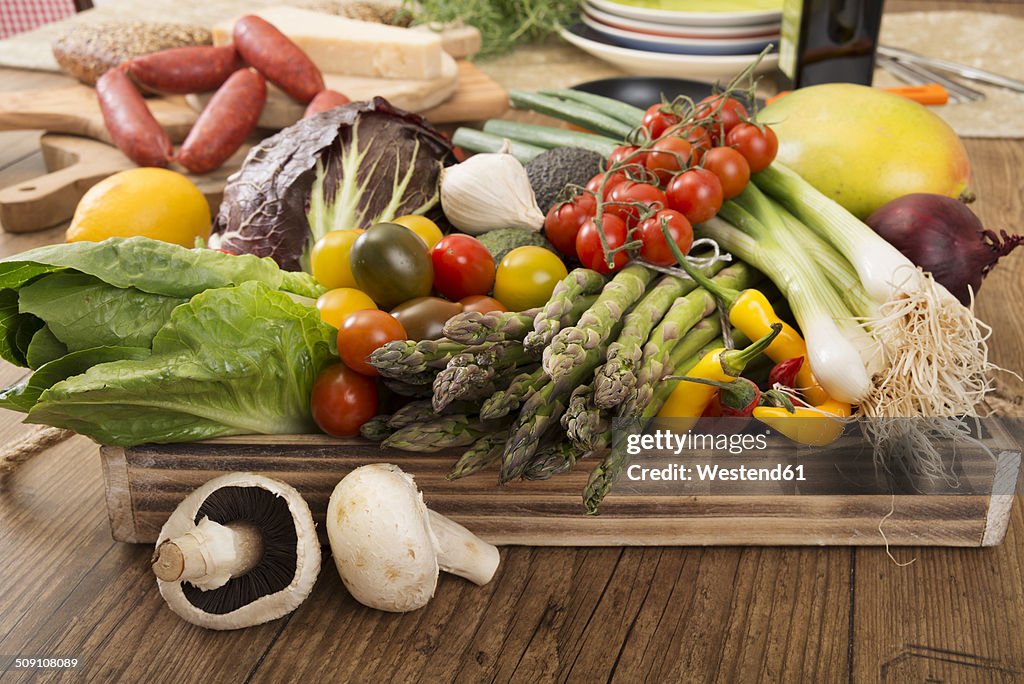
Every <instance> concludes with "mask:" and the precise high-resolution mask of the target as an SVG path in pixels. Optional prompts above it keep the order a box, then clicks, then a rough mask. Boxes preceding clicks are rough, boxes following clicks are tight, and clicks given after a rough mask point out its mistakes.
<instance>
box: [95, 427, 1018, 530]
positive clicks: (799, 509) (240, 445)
mask: <svg viewBox="0 0 1024 684" xmlns="http://www.w3.org/2000/svg"><path fill="white" fill-rule="evenodd" d="M453 458H454V456H453V455H451V454H441V455H433V454H431V455H422V454H401V455H396V454H381V453H380V451H379V450H378V449H377V448H376V447H375V446H374V445H367V444H366V443H365V442H354V443H351V444H349V443H347V442H339V441H337V440H331V439H330V438H323V437H320V436H315V435H311V436H302V437H301V438H295V437H292V438H290V439H287V440H285V439H281V438H278V439H276V440H267V441H266V442H264V441H263V440H262V439H260V443H259V444H257V443H255V440H254V439H253V438H252V437H249V438H230V439H225V440H217V441H216V442H211V443H209V444H202V445H188V446H185V445H169V446H167V447H156V446H147V447H140V448H137V449H128V450H114V449H111V450H107V449H105V450H104V463H105V465H104V467H105V473H107V478H108V503H109V504H110V505H111V506H112V508H111V525H112V530H113V531H114V535H115V538H116V539H118V540H120V541H133V542H141V543H152V542H153V541H155V539H156V537H157V534H158V533H159V530H160V527H161V526H162V525H163V523H164V521H165V520H166V519H167V517H168V516H169V515H170V513H171V512H172V511H173V510H174V508H175V507H176V506H177V504H178V503H179V502H180V501H181V500H182V499H183V498H184V497H185V496H186V495H187V494H188V492H190V491H192V490H193V489H194V488H196V487H197V486H199V485H200V484H202V483H203V482H206V481H207V480H209V479H211V478H213V477H216V476H217V475H220V474H222V473H225V472H232V471H239V470H253V471H255V472H262V473H265V474H267V475H269V476H271V477H275V478H278V479H281V480H283V481H285V482H288V483H289V484H292V485H293V486H295V487H296V488H297V489H298V490H299V491H300V492H301V493H302V494H303V496H304V497H305V498H306V500H307V501H308V503H309V505H310V508H311V510H312V511H313V513H314V517H315V518H316V519H317V522H318V525H319V526H320V531H321V533H323V520H324V512H325V510H326V506H327V500H328V498H329V496H330V493H331V491H332V490H333V488H334V486H335V484H336V483H337V482H338V481H339V480H340V479H341V478H342V477H343V476H344V475H345V474H346V473H347V472H349V471H350V470H352V469H353V468H355V467H358V466H359V465H363V464H365V463H372V462H379V461H381V460H393V461H395V462H397V463H399V464H400V465H401V466H402V467H403V468H404V469H406V470H407V471H408V472H410V473H412V474H413V475H414V476H415V477H416V481H417V483H418V485H419V486H420V487H421V488H422V489H423V491H424V495H425V499H426V501H427V503H428V505H430V507H431V508H433V509H434V510H437V511H438V512H439V513H442V514H444V515H447V516H449V517H451V518H452V519H454V520H456V521H458V522H460V523H462V524H464V525H466V526H467V527H469V528H470V529H472V530H473V531H474V532H476V533H477V534H479V535H480V536H481V537H482V538H484V539H487V540H488V541H491V542H492V543H496V544H523V545H536V546H619V545H637V546H644V545H671V546H676V545H763V546H777V545H787V546H788V545H883V544H885V543H889V544H890V545H930V546H980V545H981V544H982V543H983V541H984V540H985V539H986V538H989V539H995V540H996V541H994V542H993V543H997V537H995V536H992V537H986V535H988V534H990V532H989V530H995V523H991V526H990V522H989V521H990V518H992V516H993V515H994V513H993V511H994V510H995V508H994V506H993V503H992V501H991V500H990V499H991V497H985V496H944V497H936V496H928V497H925V496H897V497H895V498H893V497H890V496H875V497H869V496H793V495H782V494H783V492H781V491H780V492H779V495H777V496H717V495H716V496H710V495H707V496H680V495H679V494H678V493H673V492H672V491H671V490H666V493H665V494H664V495H652V494H637V493H631V492H629V491H628V489H626V490H623V491H622V492H620V493H613V494H611V495H609V497H608V498H607V499H606V501H605V504H604V506H603V507H602V514H601V515H600V516H593V517H592V516H586V515H584V514H583V512H582V498H581V492H582V488H583V485H584V484H585V482H586V478H587V474H588V470H589V465H590V464H588V463H585V462H584V463H580V464H577V468H576V469H574V470H573V471H571V472H569V473H567V474H565V475H562V476H559V477H557V478H552V479H551V480H547V481H543V482H521V483H520V482H517V483H512V484H510V485H506V486H505V487H502V488H500V489H499V488H498V487H497V486H496V485H495V484H494V474H493V473H479V474H477V475H474V476H471V477H469V478H465V479H462V480H458V481H455V482H450V481H448V480H447V479H446V478H445V475H446V474H447V472H448V469H449V468H450V466H451V463H452V462H453ZM1016 465H1017V467H1019V460H1018V461H1017V464H1016ZM1007 467H1009V466H1007ZM126 507H127V510H126ZM890 509H892V510H893V515H891V516H887V514H889V512H890ZM1003 531H1005V521H1004V523H1003ZM991 534H993V535H994V534H995V532H992V533H991ZM998 538H999V539H1001V533H999V534H998Z"/></svg>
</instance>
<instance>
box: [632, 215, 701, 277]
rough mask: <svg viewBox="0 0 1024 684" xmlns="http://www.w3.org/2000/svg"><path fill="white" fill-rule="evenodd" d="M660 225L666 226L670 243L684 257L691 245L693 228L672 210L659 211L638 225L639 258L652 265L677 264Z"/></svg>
mask: <svg viewBox="0 0 1024 684" xmlns="http://www.w3.org/2000/svg"><path fill="white" fill-rule="evenodd" d="M662 223H664V224H665V225H666V226H668V232H669V235H671V236H672V241H673V242H675V243H676V245H678V246H679V251H681V252H682V253H683V254H684V255H685V254H687V253H688V252H689V251H690V247H691V246H692V245H693V228H692V227H691V226H690V222H689V221H687V220H686V217H685V216H683V215H682V214H680V213H679V212H678V211H673V210H672V209H665V210H663V211H659V212H658V213H657V214H655V215H654V216H652V217H651V218H649V219H647V220H646V221H644V222H643V223H641V224H640V240H641V241H642V242H643V245H642V246H641V247H640V256H641V257H642V258H643V259H646V260H647V261H650V262H651V263H652V264H658V265H660V266H669V265H671V264H675V263H677V262H676V256H675V254H673V253H672V250H671V249H670V248H669V246H668V242H666V241H665V234H664V233H663V232H662V230H661V226H662Z"/></svg>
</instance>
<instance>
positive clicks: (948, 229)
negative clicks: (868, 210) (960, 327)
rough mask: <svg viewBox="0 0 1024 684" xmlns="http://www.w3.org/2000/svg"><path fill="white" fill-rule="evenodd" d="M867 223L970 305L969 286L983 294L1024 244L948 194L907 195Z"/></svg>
mask: <svg viewBox="0 0 1024 684" xmlns="http://www.w3.org/2000/svg"><path fill="white" fill-rule="evenodd" d="M867 224H868V225H869V226H871V228H872V229H873V230H874V231H875V232H876V233H878V234H879V235H881V236H882V237H883V238H885V239H886V241H887V242H889V244H891V245H892V246H893V247H895V248H896V249H898V250H899V251H900V252H902V253H903V255H904V256H906V257H907V258H908V259H910V260H911V261H912V262H914V263H915V264H917V265H918V266H920V267H921V268H923V269H924V270H926V271H929V272H930V273H931V274H932V275H933V276H935V280H936V281H937V282H939V283H941V284H942V285H943V286H945V288H946V289H947V290H949V291H950V292H951V293H953V295H954V296H956V298H957V299H959V300H960V301H961V302H962V303H964V304H967V303H968V302H969V301H970V293H969V291H968V288H970V289H973V290H974V292H975V293H977V291H978V288H980V287H981V281H982V279H983V278H984V277H985V276H986V275H988V272H989V271H991V270H992V267H993V266H995V265H996V263H997V262H998V261H999V259H1000V258H1001V257H1004V256H1006V255H1007V254H1009V253H1010V252H1012V251H1013V249H1014V248H1015V247H1017V246H1018V245H1020V244H1021V243H1024V235H1008V234H1007V233H1006V231H1005V230H1003V231H1000V232H999V234H998V235H997V234H996V233H995V231H992V230H987V229H986V228H985V227H984V226H982V225H981V221H980V220H979V219H978V217H977V216H975V215H974V213H973V212H971V210H970V209H968V208H967V206H966V205H964V204H963V203H962V202H960V201H958V200H955V199H953V198H951V197H946V196H944V195H930V194H926V193H915V194H912V195H904V196H903V197H899V198H897V199H894V200H892V201H891V202H889V203H888V204H886V205H884V206H882V207H881V208H879V209H877V210H876V211H875V212H874V213H873V214H871V216H869V217H868V220H867Z"/></svg>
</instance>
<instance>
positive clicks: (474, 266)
mask: <svg viewBox="0 0 1024 684" xmlns="http://www.w3.org/2000/svg"><path fill="white" fill-rule="evenodd" d="M430 258H431V260H433V262H434V289H435V290H437V291H438V292H440V293H441V294H442V295H444V296H445V297H447V298H448V299H451V300H453V301H454V300H456V299H462V298H463V297H468V296H469V295H482V294H487V293H488V292H490V291H491V287H492V286H493V285H494V257H492V256H491V253H490V252H488V251H487V248H486V247H484V243H482V242H480V241H479V240H477V239H476V238H475V237H471V236H469V235H461V234H453V235H449V236H447V237H445V238H443V239H442V240H441V241H440V242H438V243H437V244H436V245H434V248H433V249H432V250H430Z"/></svg>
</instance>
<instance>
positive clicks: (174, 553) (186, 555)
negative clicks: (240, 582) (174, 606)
mask: <svg viewBox="0 0 1024 684" xmlns="http://www.w3.org/2000/svg"><path fill="white" fill-rule="evenodd" d="M262 555H263V539H262V537H261V535H260V532H259V530H258V529H257V528H256V527H254V526H253V525H250V524H248V523H244V522H241V523H228V524H226V525H221V524H219V523H215V522H213V521H212V520H210V519H209V518H203V519H202V520H201V521H200V522H199V524H198V525H196V527H195V529H193V530H192V531H190V532H188V533H186V534H183V535H181V536H180V537H175V538H174V539H168V540H167V541H165V542H163V543H162V544H160V546H158V547H157V549H156V553H155V554H154V555H153V573H154V574H155V575H156V576H157V577H158V578H159V579H161V580H163V581H164V582H177V581H188V582H191V583H192V584H195V585H196V586H197V587H199V588H201V589H204V590H209V589H216V588H217V587H221V586H224V585H225V584H226V583H227V581H228V580H229V579H231V578H232V577H238V576H239V575H244V574H245V573H247V572H249V571H250V570H252V569H253V568H254V567H255V566H256V564H257V563H259V561H260V557H261V556H262Z"/></svg>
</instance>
